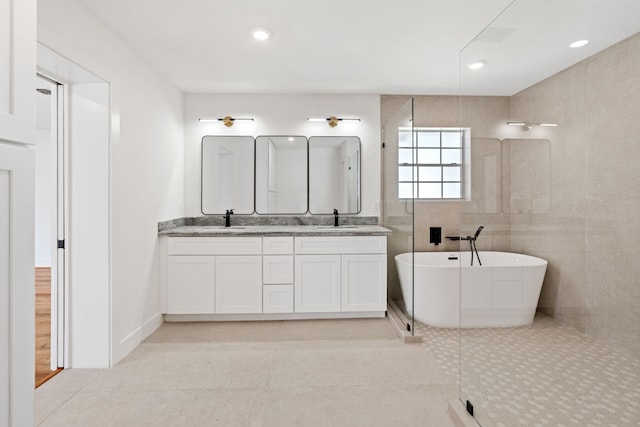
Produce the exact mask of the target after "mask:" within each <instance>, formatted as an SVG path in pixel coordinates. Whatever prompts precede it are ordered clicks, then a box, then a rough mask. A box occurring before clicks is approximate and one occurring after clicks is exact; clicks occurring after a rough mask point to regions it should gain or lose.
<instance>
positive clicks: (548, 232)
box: [443, 0, 640, 426]
mask: <svg viewBox="0 0 640 427" xmlns="http://www.w3.org/2000/svg"><path fill="white" fill-rule="evenodd" d="M561 3H562V7H563V8H566V10H571V11H572V12H571V13H566V14H560V13H557V7H558V5H559V3H558V2H557V1H555V0H515V1H513V2H512V3H510V5H509V6H508V7H507V9H505V10H504V11H503V12H502V13H501V14H500V15H499V16H498V17H497V18H496V19H495V20H493V21H492V22H491V23H490V24H489V25H488V26H487V28H486V29H485V30H484V31H483V32H482V33H480V34H479V35H478V36H477V37H476V38H474V40H473V41H472V42H471V43H470V44H469V45H467V46H466V47H465V48H464V49H463V50H462V51H461V53H460V81H461V87H460V93H461V97H460V123H461V127H462V126H469V127H471V132H472V135H473V137H472V138H471V153H470V156H471V165H472V166H471V168H472V170H471V200H470V203H466V204H463V205H462V207H461V214H460V238H461V241H460V250H461V252H460V269H459V273H460V274H459V277H460V285H459V286H460V305H459V310H460V318H459V320H460V328H459V330H458V333H459V352H458V356H459V372H458V373H459V399H460V401H461V404H462V405H463V406H464V407H466V408H467V410H468V412H472V413H473V417H474V418H475V419H476V421H477V422H478V423H479V424H480V425H482V426H499V425H509V426H511V425H637V422H638V420H640V405H638V404H637V402H638V401H640V345H639V344H638V343H639V342H640V311H639V310H638V309H637V307H638V306H640V293H638V292H637V289H638V286H637V285H638V279H637V277H640V263H637V262H635V260H636V258H637V247H636V246H637V245H636V242H637V241H638V240H639V239H640V215H634V214H630V213H632V212H639V211H640V185H636V184H637V183H638V182H640V181H638V170H637V164H638V162H640V154H639V153H640V152H638V150H637V149H636V147H637V137H636V138H634V137H630V135H637V134H638V133H639V132H640V127H638V122H637V119H636V118H637V116H638V114H640V106H639V104H638V103H637V99H638V95H640V89H635V90H634V89H631V86H629V84H618V83H619V82H622V81H624V82H635V83H634V85H635V86H634V87H636V86H637V87H638V88H640V85H637V84H636V83H637V81H638V79H637V61H639V60H640V49H638V47H640V34H638V33H636V34H635V35H631V37H629V38H627V39H624V40H622V41H620V42H618V43H617V44H614V45H613V46H611V47H608V48H606V49H604V50H602V51H600V52H596V51H595V50H594V51H591V53H590V55H592V56H590V57H588V58H587V59H585V60H583V61H582V62H578V61H579V60H580V57H578V56H577V53H576V51H575V50H572V49H569V48H568V43H569V42H571V41H573V40H567V43H565V42H564V41H563V42H561V43H565V44H564V45H563V47H562V49H560V48H558V40H564V39H565V38H566V37H565V35H566V34H567V33H568V32H572V31H575V34H578V33H579V34H588V33H589V32H590V31H591V30H596V29H598V28H601V27H602V23H601V22H602V19H605V18H606V17H616V19H617V20H618V21H619V22H623V21H624V20H625V16H627V15H628V14H629V13H631V12H630V10H629V8H630V7H631V6H630V3H627V4H626V5H623V4H622V3H619V4H618V3H616V4H613V3H609V4H608V5H607V7H606V9H603V10H600V11H599V10H598V9H597V8H598V7H599V6H598V5H597V4H596V3H590V4H589V6H588V7H585V3H584V2H583V1H580V0H563V1H562V2H561ZM604 11H606V14H604V13H601V12H604ZM605 15H606V16H605ZM576 26H578V27H579V28H577V27H576ZM542 27H544V28H545V32H544V36H542V35H541V33H540V28H542ZM636 31H637V30H636ZM563 37H564V38H563ZM576 37H577V36H576ZM581 58H586V56H582V57H581ZM480 59H482V60H484V61H485V63H486V66H485V67H484V68H483V69H480V70H476V71H472V70H470V69H469V68H467V64H469V63H471V62H475V61H478V60H480ZM552 62H553V63H552ZM530 67H546V68H545V69H546V70H547V71H546V72H545V73H540V76H541V77H539V78H537V79H534V80H526V79H525V76H524V74H525V73H522V72H519V71H518V70H521V71H522V70H526V69H529V68H530ZM596 70H597V71H596ZM631 92H633V94H631ZM612 105H615V108H612V107H611V106H612ZM621 112H625V113H624V114H623V113H621ZM508 122H510V123H508ZM543 124H544V125H543ZM548 124H552V125H553V126H548ZM479 136H481V138H478V137H479ZM633 140H635V143H634V142H632V141H633ZM465 156H466V154H465ZM450 172H451V173H455V172H454V171H450ZM443 173H444V172H443ZM480 226H484V228H483V229H481V230H480V233H479V234H477V232H476V231H477V230H478V229H479V227H480ZM474 245H475V246H476V247H477V249H478V252H477V253H475V251H472V249H474ZM472 262H473V265H472V264H471V263H472ZM584 408H588V410H583V409H584Z"/></svg>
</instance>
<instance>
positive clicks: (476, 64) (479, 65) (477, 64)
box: [467, 59, 487, 70]
mask: <svg viewBox="0 0 640 427" xmlns="http://www.w3.org/2000/svg"><path fill="white" fill-rule="evenodd" d="M486 63H487V61H485V60H484V59H479V60H477V61H473V62H470V63H468V64H467V68H468V69H470V70H479V69H480V68H482V67H484V64H486Z"/></svg>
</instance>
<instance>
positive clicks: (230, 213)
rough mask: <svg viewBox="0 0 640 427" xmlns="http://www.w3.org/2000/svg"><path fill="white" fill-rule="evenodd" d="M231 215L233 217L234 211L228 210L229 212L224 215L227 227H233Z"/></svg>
mask: <svg viewBox="0 0 640 427" xmlns="http://www.w3.org/2000/svg"><path fill="white" fill-rule="evenodd" d="M231 215H233V209H227V212H226V213H225V214H224V226H225V227H231Z"/></svg>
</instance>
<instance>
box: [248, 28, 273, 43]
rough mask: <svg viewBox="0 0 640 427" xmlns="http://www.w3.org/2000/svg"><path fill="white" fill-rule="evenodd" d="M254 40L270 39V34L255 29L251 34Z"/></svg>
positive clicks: (262, 29) (261, 29)
mask: <svg viewBox="0 0 640 427" xmlns="http://www.w3.org/2000/svg"><path fill="white" fill-rule="evenodd" d="M251 35H252V36H253V38H254V39H256V40H260V41H264V40H267V39H268V38H269V37H271V33H270V32H269V31H267V30H265V29H264V28H256V29H255V30H253V31H252V32H251Z"/></svg>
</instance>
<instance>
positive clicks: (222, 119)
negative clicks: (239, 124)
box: [198, 116, 253, 127]
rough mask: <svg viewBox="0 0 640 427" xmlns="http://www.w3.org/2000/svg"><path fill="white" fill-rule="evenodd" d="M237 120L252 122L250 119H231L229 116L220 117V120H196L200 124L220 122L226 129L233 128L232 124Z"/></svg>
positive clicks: (201, 118) (213, 118)
mask: <svg viewBox="0 0 640 427" xmlns="http://www.w3.org/2000/svg"><path fill="white" fill-rule="evenodd" d="M237 120H247V121H253V119H252V118H250V117H231V116H224V117H220V118H215V117H200V118H199V119H198V121H200V122H222V123H223V124H224V125H225V126H226V127H231V126H233V123H234V122H235V121H237Z"/></svg>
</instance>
